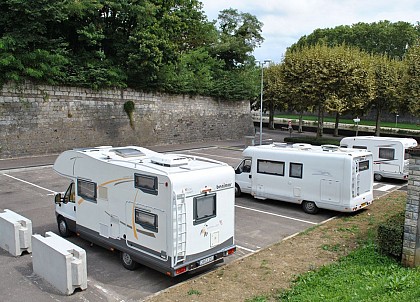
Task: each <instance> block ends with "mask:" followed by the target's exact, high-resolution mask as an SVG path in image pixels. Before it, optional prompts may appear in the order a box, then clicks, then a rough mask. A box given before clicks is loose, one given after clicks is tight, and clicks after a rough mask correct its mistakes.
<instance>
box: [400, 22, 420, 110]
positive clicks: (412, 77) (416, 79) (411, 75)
mask: <svg viewBox="0 0 420 302" xmlns="http://www.w3.org/2000/svg"><path fill="white" fill-rule="evenodd" d="M418 27H419V30H420V25H419V26H418ZM419 36H420V34H419ZM404 64H405V67H406V70H405V74H404V77H403V81H402V86H401V87H402V89H401V90H402V91H401V94H402V95H403V96H404V98H405V100H407V101H406V102H404V103H403V105H404V104H405V105H406V109H405V111H409V112H411V113H412V114H413V115H415V116H420V38H419V39H417V40H416V41H415V42H414V43H413V44H412V45H411V46H410V47H409V49H408V51H407V55H406V56H405V57H404Z"/></svg>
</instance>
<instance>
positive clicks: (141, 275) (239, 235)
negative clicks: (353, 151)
mask: <svg viewBox="0 0 420 302" xmlns="http://www.w3.org/2000/svg"><path fill="white" fill-rule="evenodd" d="M274 134H275V133H274V132H273V134H272V136H271V139H274V140H275V141H280V140H281V137H276V136H275V135H274ZM276 135H277V134H276ZM282 135H284V134H282ZM267 137H268V138H270V137H269V136H267ZM267 137H265V138H267ZM243 148H244V144H243V142H239V141H223V142H214V143H197V144H185V145H176V146H175V145H173V146H157V147H151V149H154V150H156V151H161V152H177V153H187V154H192V155H197V156H204V157H208V158H213V159H216V160H220V161H223V162H226V163H228V164H229V165H232V166H236V165H237V164H238V163H239V162H240V160H241V152H242V150H243ZM54 158H55V156H54V155H52V156H46V157H37V158H35V157H34V158H32V160H31V158H26V159H20V160H18V159H16V160H8V161H0V211H3V210H4V209H9V210H12V211H14V212H17V213H19V214H21V215H22V216H25V217H27V218H29V219H31V221H32V225H33V232H34V233H36V234H42V235H44V234H45V232H46V231H53V232H54V233H58V232H57V226H56V222H55V215H54V193H55V192H61V191H63V190H65V189H66V188H67V186H68V180H67V179H64V178H62V177H60V176H58V175H57V174H55V173H54V171H53V170H52V167H51V164H52V162H53V160H54ZM404 185H405V183H400V182H397V183H395V182H382V183H375V187H374V196H375V198H377V197H380V196H382V195H384V194H386V193H387V192H390V191H393V190H395V189H401V187H403V186H404ZM235 209H236V213H235V226H236V230H235V242H236V244H237V252H236V253H235V254H234V255H233V256H230V257H228V258H227V262H231V261H235V260H236V259H238V258H241V257H243V256H245V255H248V254H251V253H254V252H257V251H258V250H260V249H263V248H265V247H267V246H269V245H271V244H273V243H275V242H278V241H281V240H283V239H285V238H287V237H289V236H292V235H294V234H296V233H299V232H301V231H304V230H305V229H307V228H309V227H312V226H314V225H317V224H319V223H323V222H325V221H326V220H328V219H331V218H332V217H334V216H335V215H337V213H335V212H331V211H321V212H320V213H319V214H317V215H309V214H306V213H304V212H303V210H302V209H301V207H300V206H299V205H294V204H288V203H282V202H278V201H273V200H264V201H261V200H255V199H253V198H252V197H251V196H247V195H243V196H241V197H238V198H236V202H235ZM70 241H72V242H73V243H75V244H77V245H78V246H80V247H81V248H83V249H85V250H86V253H87V265H88V288H87V290H85V291H76V292H75V293H74V294H73V295H71V296H68V297H67V296H62V295H61V294H59V293H58V292H57V291H56V290H55V289H54V288H53V287H51V286H50V285H49V284H48V283H46V282H45V281H43V280H42V279H41V278H39V277H38V276H36V275H35V274H34V273H33V269H32V262H31V255H30V254H24V255H22V256H21V257H12V256H10V255H9V254H8V253H7V252H5V251H4V250H2V249H0V267H1V270H2V277H3V278H2V279H3V280H2V282H1V283H0V292H1V293H2V300H3V301H23V300H24V301H53V300H55V301H139V300H142V299H144V298H146V297H147V296H149V295H151V294H154V293H156V292H158V291H160V290H163V289H165V288H167V287H170V286H172V285H175V284H177V283H179V282H182V281H183V280H185V279H186V278H192V277H194V276H181V277H177V278H172V279H171V278H169V277H167V276H165V275H163V274H161V273H158V272H156V271H154V270H152V269H149V268H147V267H140V268H139V269H138V270H136V271H127V270H126V269H124V268H123V267H122V265H121V264H120V261H119V258H118V255H117V254H114V253H112V252H110V251H108V250H105V249H103V248H101V247H98V246H95V245H91V244H90V243H89V242H87V241H85V240H83V239H80V238H78V237H71V238H70Z"/></svg>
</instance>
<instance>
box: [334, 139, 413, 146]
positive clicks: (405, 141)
mask: <svg viewBox="0 0 420 302" xmlns="http://www.w3.org/2000/svg"><path fill="white" fill-rule="evenodd" d="M348 140H358V141H360V140H364V141H377V142H378V141H379V142H400V143H401V144H402V145H403V146H404V148H411V147H416V146H417V141H416V140H415V139H414V138H411V137H386V136H349V137H345V138H343V139H342V140H341V143H344V142H345V141H348Z"/></svg>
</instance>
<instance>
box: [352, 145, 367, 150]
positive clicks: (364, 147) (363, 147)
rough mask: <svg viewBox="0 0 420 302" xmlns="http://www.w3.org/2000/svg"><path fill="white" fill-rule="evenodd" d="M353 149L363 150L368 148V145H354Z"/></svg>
mask: <svg viewBox="0 0 420 302" xmlns="http://www.w3.org/2000/svg"><path fill="white" fill-rule="evenodd" d="M353 149H363V150H366V149H367V147H366V146H353Z"/></svg>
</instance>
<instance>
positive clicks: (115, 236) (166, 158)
mask: <svg viewBox="0 0 420 302" xmlns="http://www.w3.org/2000/svg"><path fill="white" fill-rule="evenodd" d="M54 170H55V171H56V172H57V173H58V174H60V175H62V176H64V177H67V178H69V179H70V180H71V183H70V186H69V188H68V189H67V191H66V192H65V193H64V194H63V195H62V194H57V195H56V198H55V202H56V210H55V211H56V217H57V223H58V229H59V233H60V234H61V235H62V236H64V237H66V236H69V235H70V234H71V233H77V234H78V235H80V236H81V237H83V238H85V239H87V240H89V241H91V242H93V243H96V244H98V245H100V246H103V247H106V248H109V249H111V250H116V251H119V252H120V256H121V261H122V264H123V266H124V267H125V268H127V269H130V270H133V269H135V268H136V267H137V265H138V263H140V264H143V265H147V266H149V267H151V268H153V269H156V270H158V271H160V272H163V273H165V274H167V275H169V276H177V275H179V274H182V273H184V272H190V271H194V270H196V269H201V268H205V267H207V266H210V265H214V264H216V263H220V262H223V258H224V257H226V256H228V255H230V254H232V253H234V252H235V249H236V247H235V244H234V202H235V200H234V199H235V189H234V182H235V176H234V175H235V173H234V170H233V168H232V167H230V166H228V165H227V164H225V163H222V162H219V161H215V160H210V159H206V158H201V157H191V156H186V155H179V154H160V153H157V152H154V151H151V150H148V149H146V148H141V147H135V146H129V147H120V148H113V147H109V146H108V147H98V148H89V149H75V150H69V151H65V152H63V153H62V154H61V155H60V156H59V157H58V158H57V160H56V161H55V163H54Z"/></svg>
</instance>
